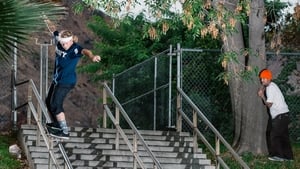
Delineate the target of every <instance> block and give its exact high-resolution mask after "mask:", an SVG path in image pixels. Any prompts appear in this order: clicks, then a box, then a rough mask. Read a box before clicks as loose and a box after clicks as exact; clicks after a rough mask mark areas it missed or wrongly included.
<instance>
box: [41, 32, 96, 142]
mask: <svg viewBox="0 0 300 169" xmlns="http://www.w3.org/2000/svg"><path fill="white" fill-rule="evenodd" d="M53 35H54V37H55V40H56V48H55V65H54V71H53V80H52V83H51V85H50V88H49V91H48V94H47V97H46V106H47V109H48V111H49V112H50V115H51V117H52V120H53V122H52V123H47V124H46V127H47V128H52V129H54V130H51V131H49V132H50V135H52V136H54V137H59V138H63V139H68V138H69V132H68V126H67V122H66V118H65V111H64V108H63V102H64V100H65V98H66V96H67V94H68V93H69V92H70V90H71V89H73V88H74V87H75V84H76V82H77V77H76V66H77V64H78V61H79V60H80V58H81V57H82V56H87V57H88V58H90V59H91V61H93V62H99V61H100V60H101V57H100V56H99V55H94V54H93V53H92V52H91V51H90V50H88V49H85V48H82V47H81V46H80V45H79V44H77V41H78V38H77V36H75V35H73V33H72V32H71V31H68V30H64V31H61V32H58V31H54V32H53Z"/></svg>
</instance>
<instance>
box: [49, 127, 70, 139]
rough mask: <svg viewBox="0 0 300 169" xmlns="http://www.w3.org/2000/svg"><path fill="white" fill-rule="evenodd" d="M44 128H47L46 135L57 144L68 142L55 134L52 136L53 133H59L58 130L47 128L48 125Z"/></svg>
mask: <svg viewBox="0 0 300 169" xmlns="http://www.w3.org/2000/svg"><path fill="white" fill-rule="evenodd" d="M44 128H45V133H46V135H47V136H48V137H49V138H52V139H54V140H55V141H57V142H59V141H64V140H67V139H65V138H61V137H58V136H55V135H54V134H51V133H54V132H57V131H58V130H57V129H53V128H51V127H47V126H46V125H45V126H44Z"/></svg>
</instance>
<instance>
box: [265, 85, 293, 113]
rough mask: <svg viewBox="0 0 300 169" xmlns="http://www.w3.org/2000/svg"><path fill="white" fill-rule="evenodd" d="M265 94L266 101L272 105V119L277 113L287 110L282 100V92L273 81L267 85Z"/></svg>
mask: <svg viewBox="0 0 300 169" xmlns="http://www.w3.org/2000/svg"><path fill="white" fill-rule="evenodd" d="M266 94H267V102H268V103H272V106H271V107H270V113H271V116H272V119H274V118H275V117H276V116H278V115H279V114H283V113H287V112H289V108H288V105H287V104H286V102H285V100H284V97H283V94H282V92H281V90H280V89H279V87H278V86H277V85H276V84H275V83H273V82H271V83H270V84H269V85H268V86H267V88H266Z"/></svg>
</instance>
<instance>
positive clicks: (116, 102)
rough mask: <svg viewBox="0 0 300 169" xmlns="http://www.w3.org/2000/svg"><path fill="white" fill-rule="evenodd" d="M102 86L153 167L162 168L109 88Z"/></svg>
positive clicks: (105, 85) (104, 84)
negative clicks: (152, 163) (147, 155)
mask: <svg viewBox="0 0 300 169" xmlns="http://www.w3.org/2000/svg"><path fill="white" fill-rule="evenodd" d="M103 86H104V89H105V90H106V91H107V93H108V95H109V96H110V98H111V99H112V101H113V102H114V103H115V104H116V106H117V107H118V108H119V110H120V112H121V113H122V115H123V117H124V119H125V120H126V121H127V123H128V124H129V126H130V127H131V129H132V130H133V132H134V133H135V134H136V135H137V137H138V139H139V141H140V142H141V143H142V145H143V147H144V148H145V150H146V151H147V153H148V154H149V155H150V157H151V159H152V160H153V162H154V163H155V165H156V166H157V167H158V169H162V166H161V164H160V162H159V161H158V159H157V158H156V157H155V155H154V154H153V152H152V151H151V150H150V148H149V146H148V145H147V143H146V142H145V140H144V138H143V136H142V134H141V133H140V132H139V131H138V129H137V128H136V127H135V125H134V124H133V122H132V121H131V119H130V118H129V117H128V115H127V113H126V111H125V110H124V108H123V107H122V105H121V104H120V103H119V101H118V100H117V98H116V97H115V96H114V94H113V92H112V91H111V90H110V88H109V86H108V85H107V84H106V83H103Z"/></svg>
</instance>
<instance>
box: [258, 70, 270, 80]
mask: <svg viewBox="0 0 300 169" xmlns="http://www.w3.org/2000/svg"><path fill="white" fill-rule="evenodd" d="M259 77H260V78H261V79H263V78H264V79H269V80H271V79H272V72H271V71H270V70H268V69H264V70H262V71H261V72H260V74H259Z"/></svg>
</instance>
